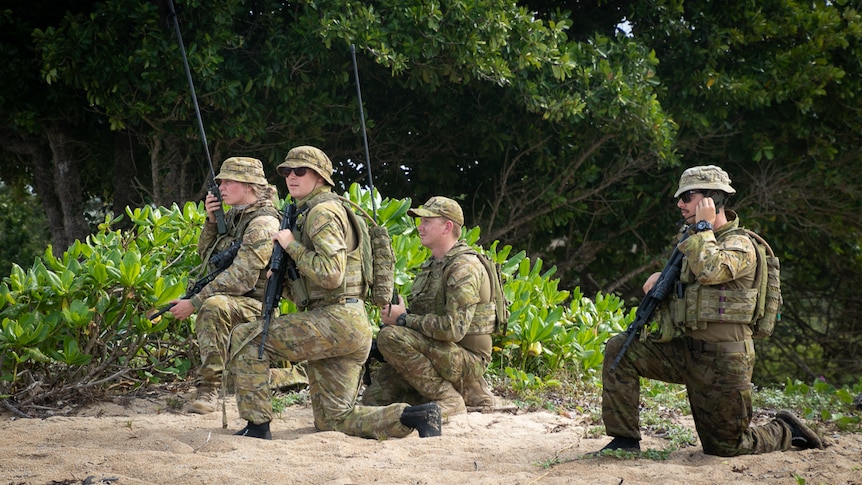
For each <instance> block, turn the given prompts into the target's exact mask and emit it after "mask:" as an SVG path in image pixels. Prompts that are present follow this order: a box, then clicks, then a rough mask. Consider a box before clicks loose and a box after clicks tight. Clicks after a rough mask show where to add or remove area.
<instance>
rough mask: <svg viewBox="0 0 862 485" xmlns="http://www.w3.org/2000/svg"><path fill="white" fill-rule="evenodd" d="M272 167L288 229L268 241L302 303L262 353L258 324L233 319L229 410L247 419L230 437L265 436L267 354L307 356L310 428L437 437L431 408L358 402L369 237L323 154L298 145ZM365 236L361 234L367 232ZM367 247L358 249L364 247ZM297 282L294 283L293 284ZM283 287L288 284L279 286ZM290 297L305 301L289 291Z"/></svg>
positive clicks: (276, 322) (275, 328) (365, 341)
mask: <svg viewBox="0 0 862 485" xmlns="http://www.w3.org/2000/svg"><path fill="white" fill-rule="evenodd" d="M278 171H279V173H280V174H281V175H283V176H284V177H285V182H286V184H287V188H288V190H289V191H290V195H291V196H292V197H293V198H294V200H296V201H297V210H298V213H299V215H298V216H297V223H296V226H297V227H296V230H295V232H294V231H291V230H290V229H284V230H280V231H278V232H277V233H274V236H273V240H274V241H276V242H277V244H280V245H281V247H282V248H284V251H285V253H286V255H287V256H289V257H290V258H292V259H293V261H294V262H295V263H296V267H297V269H298V271H299V273H300V280H301V283H300V284H301V285H304V287H305V293H306V296H307V300H306V301H307V304H306V305H305V306H304V307H300V308H299V310H300V311H298V312H296V313H290V314H287V315H282V316H279V317H277V318H274V319H272V320H271V321H270V326H269V329H268V336H267V338H266V341H265V346H264V354H263V358H262V359H261V358H258V351H259V350H258V349H259V347H260V340H261V332H262V322H261V321H256V322H251V323H247V324H244V325H239V326H237V328H236V329H235V330H234V333H233V336H232V337H231V354H232V356H233V365H234V369H235V371H236V373H235V376H236V391H237V407H238V408H239V414H240V417H242V418H243V419H246V420H247V421H248V424H247V426H246V427H245V428H243V429H242V430H240V431H239V432H238V433H236V434H238V435H241V436H250V437H255V438H263V439H272V433H271V431H270V421H271V420H272V401H271V400H270V396H269V391H268V389H267V383H266V372H267V367H268V366H269V361H270V359H276V360H288V361H302V360H307V361H308V383H309V393H310V396H311V407H312V411H313V413H314V426H315V427H316V428H317V429H318V430H321V431H341V432H342V433H345V434H348V435H351V436H361V437H364V438H374V439H381V438H386V437H394V438H400V437H404V436H407V435H408V434H410V433H412V432H413V430H414V429H416V430H418V431H419V436H420V437H427V436H439V435H440V432H441V429H440V411H439V409H438V407H437V406H436V405H435V404H433V403H430V404H426V405H424V406H409V405H408V404H404V403H395V404H390V405H389V406H385V407H369V406H360V405H356V400H357V397H358V393H359V385H360V378H361V376H362V368H363V365H364V363H365V360H366V358H367V356H368V351H369V349H370V348H371V325H370V322H369V321H368V316H367V315H366V313H365V304H364V302H363V299H364V298H365V295H366V293H367V292H368V288H367V285H366V283H365V278H363V274H362V266H363V265H362V263H363V262H362V255H363V254H370V251H371V247H370V241H369V240H368V239H367V238H361V237H360V234H361V233H362V232H363V231H360V230H357V228H355V227H353V225H352V223H351V222H350V218H349V217H348V214H347V212H346V211H347V210H350V209H348V208H345V206H344V205H343V204H342V202H341V201H340V199H339V198H338V196H337V195H335V194H333V193H332V187H333V186H334V185H335V184H334V183H333V181H332V162H331V161H330V160H329V157H327V156H326V154H325V153H323V151H321V150H320V149H318V148H315V147H311V146H300V147H296V148H293V149H292V150H290V152H288V154H287V157H286V158H285V160H284V163H282V164H281V165H279V166H278ZM365 232H367V231H365ZM362 246H365V247H362ZM295 284H296V283H295V282H294V283H293V285H295ZM284 287H285V288H286V290H287V291H288V292H290V291H292V290H291V287H292V285H291V284H287V282H286V284H285V285H284ZM289 297H292V299H293V300H294V302H295V303H298V304H299V302H298V301H297V300H300V301H302V300H303V299H304V298H297V295H289Z"/></svg>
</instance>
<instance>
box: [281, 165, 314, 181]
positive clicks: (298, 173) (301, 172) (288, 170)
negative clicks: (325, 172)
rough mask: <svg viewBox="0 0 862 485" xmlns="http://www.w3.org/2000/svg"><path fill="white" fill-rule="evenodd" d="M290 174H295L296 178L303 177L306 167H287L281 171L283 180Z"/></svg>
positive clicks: (306, 170)
mask: <svg viewBox="0 0 862 485" xmlns="http://www.w3.org/2000/svg"><path fill="white" fill-rule="evenodd" d="M291 172H292V173H295V174H296V176H297V177H303V176H305V174H306V172H308V167H296V168H291V167H288V168H283V169H281V174H282V175H284V177H285V178H287V177H290V174H291Z"/></svg>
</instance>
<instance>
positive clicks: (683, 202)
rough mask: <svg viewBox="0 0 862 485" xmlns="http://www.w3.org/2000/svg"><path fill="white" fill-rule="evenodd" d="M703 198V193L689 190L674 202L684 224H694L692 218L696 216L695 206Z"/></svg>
mask: <svg viewBox="0 0 862 485" xmlns="http://www.w3.org/2000/svg"><path fill="white" fill-rule="evenodd" d="M704 197H705V195H704V194H703V192H701V191H699V190H689V191H687V192H683V193H682V194H680V196H679V199H678V200H677V201H676V206H677V207H679V210H680V213H681V214H682V217H684V218H685V222H686V224H691V223H692V222H694V216H695V215H696V214H697V204H698V203H699V202H700V201H701V200H703V198H704Z"/></svg>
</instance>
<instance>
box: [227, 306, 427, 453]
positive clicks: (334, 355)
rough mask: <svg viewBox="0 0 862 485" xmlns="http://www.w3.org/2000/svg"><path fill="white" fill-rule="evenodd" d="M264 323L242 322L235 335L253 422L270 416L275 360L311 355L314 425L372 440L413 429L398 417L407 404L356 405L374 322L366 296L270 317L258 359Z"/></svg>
mask: <svg viewBox="0 0 862 485" xmlns="http://www.w3.org/2000/svg"><path fill="white" fill-rule="evenodd" d="M262 327H263V322H261V321H256V322H251V323H246V324H243V325H238V326H237V327H236V328H235V329H234V331H233V335H232V337H231V356H232V360H231V367H232V369H233V371H234V376H235V379H236V400H237V407H238V408H239V414H240V417H242V418H243V419H246V420H248V421H250V422H252V423H254V424H261V423H265V422H268V421H271V420H272V417H273V413H272V401H271V399H270V391H269V386H268V373H267V371H268V368H269V362H270V361H271V360H287V361H294V362H297V361H302V360H307V361H308V365H307V372H308V385H309V394H310V396H311V408H312V412H313V413H314V426H315V428H317V429H318V430H320V431H340V432H342V433H344V434H347V435H350V436H360V437H363V438H374V439H381V438H387V437H392V438H401V437H404V436H407V435H408V434H410V433H412V432H413V429H412V428H409V427H407V426H404V425H402V424H401V422H400V421H399V419H400V417H401V414H402V413H403V412H404V409H405V408H407V406H408V405H407V404H406V403H396V404H392V405H389V406H361V405H357V404H356V401H357V398H358V395H359V384H360V379H361V377H362V366H363V364H364V363H365V360H366V358H367V357H368V352H369V350H370V348H371V327H370V325H369V324H368V317H367V316H366V314H365V306H364V303H363V302H362V301H357V302H355V303H346V304H343V305H330V306H326V307H322V308H316V309H313V310H309V311H305V312H297V313H290V314H287V315H281V316H279V317H277V318H274V319H272V320H271V321H270V326H269V332H268V336H267V339H266V343H265V346H264V355H263V358H262V359H259V358H258V348H259V345H260V333H261V331H262Z"/></svg>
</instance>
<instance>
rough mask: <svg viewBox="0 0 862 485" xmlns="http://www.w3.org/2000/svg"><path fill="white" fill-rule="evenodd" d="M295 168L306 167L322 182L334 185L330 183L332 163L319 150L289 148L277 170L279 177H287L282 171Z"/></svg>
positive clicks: (307, 146) (304, 147)
mask: <svg viewBox="0 0 862 485" xmlns="http://www.w3.org/2000/svg"><path fill="white" fill-rule="evenodd" d="M297 167H308V168H310V169H312V170H314V171H315V172H316V173H317V174H318V175H320V176H321V177H323V180H326V183H328V184H329V185H331V186H333V187H335V183H333V182H332V161H330V160H329V157H327V156H326V154H325V153H323V150H321V149H320V148H317V147H313V146H309V145H305V146H300V147H296V148H291V150H290V151H289V152H287V156H286V157H284V162H282V163H281V164H280V165H279V166H278V168H277V170H278V173H279V175H281V176H282V177H287V175H286V174H285V173H284V172H283V169H285V168H297Z"/></svg>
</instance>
